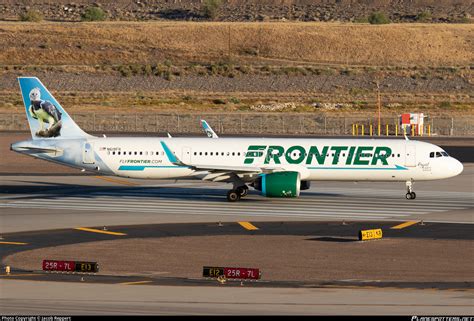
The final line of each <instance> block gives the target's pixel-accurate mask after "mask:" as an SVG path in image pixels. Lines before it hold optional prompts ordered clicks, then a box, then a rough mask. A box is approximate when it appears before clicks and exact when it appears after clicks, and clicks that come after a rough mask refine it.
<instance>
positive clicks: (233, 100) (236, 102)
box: [229, 97, 240, 104]
mask: <svg viewBox="0 0 474 321" xmlns="http://www.w3.org/2000/svg"><path fill="white" fill-rule="evenodd" d="M229 101H230V102H231V103H233V104H240V99H238V98H236V97H230V99H229Z"/></svg>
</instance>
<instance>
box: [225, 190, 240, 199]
mask: <svg viewBox="0 0 474 321" xmlns="http://www.w3.org/2000/svg"><path fill="white" fill-rule="evenodd" d="M227 200H228V201H229V202H237V201H238V200H240V194H239V192H238V191H237V190H235V189H231V190H230V191H228V192H227Z"/></svg>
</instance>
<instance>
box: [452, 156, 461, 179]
mask: <svg viewBox="0 0 474 321" xmlns="http://www.w3.org/2000/svg"><path fill="white" fill-rule="evenodd" d="M449 169H450V171H451V173H452V174H453V176H456V175H459V174H461V173H462V171H463V170H464V166H463V165H462V163H461V162H460V161H458V160H457V159H454V158H453V159H452V160H451V164H450V166H449Z"/></svg>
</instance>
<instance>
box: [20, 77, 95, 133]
mask: <svg viewBox="0 0 474 321" xmlns="http://www.w3.org/2000/svg"><path fill="white" fill-rule="evenodd" d="M18 81H19V83H20V89H21V95H22V96H23V103H24V104H25V108H26V116H27V118H28V123H29V125H30V130H31V136H32V137H33V139H41V138H84V137H91V136H90V135H88V134H86V133H85V132H84V131H82V129H81V128H79V126H77V124H76V123H75V122H74V121H73V120H72V118H71V117H69V115H68V114H67V112H66V111H65V110H64V109H63V108H62V107H61V105H60V104H59V103H58V102H57V101H56V99H55V98H54V97H53V95H51V93H50V92H49V91H48V89H46V87H45V86H44V85H43V84H42V83H41V81H40V80H39V79H38V78H36V77H19V78H18Z"/></svg>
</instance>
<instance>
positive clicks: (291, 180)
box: [252, 172, 309, 197]
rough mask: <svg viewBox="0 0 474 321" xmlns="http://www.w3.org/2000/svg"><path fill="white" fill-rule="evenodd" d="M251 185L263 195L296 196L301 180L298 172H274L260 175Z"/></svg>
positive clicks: (298, 192) (298, 193)
mask: <svg viewBox="0 0 474 321" xmlns="http://www.w3.org/2000/svg"><path fill="white" fill-rule="evenodd" d="M252 185H253V187H254V188H255V189H256V190H257V191H261V192H262V195H263V196H267V197H298V196H299V195H300V189H301V186H302V182H301V179H300V173H299V172H276V173H271V174H262V175H260V176H259V177H258V178H257V179H256V180H255V182H254V183H253V184H252ZM308 187H309V184H308Z"/></svg>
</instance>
